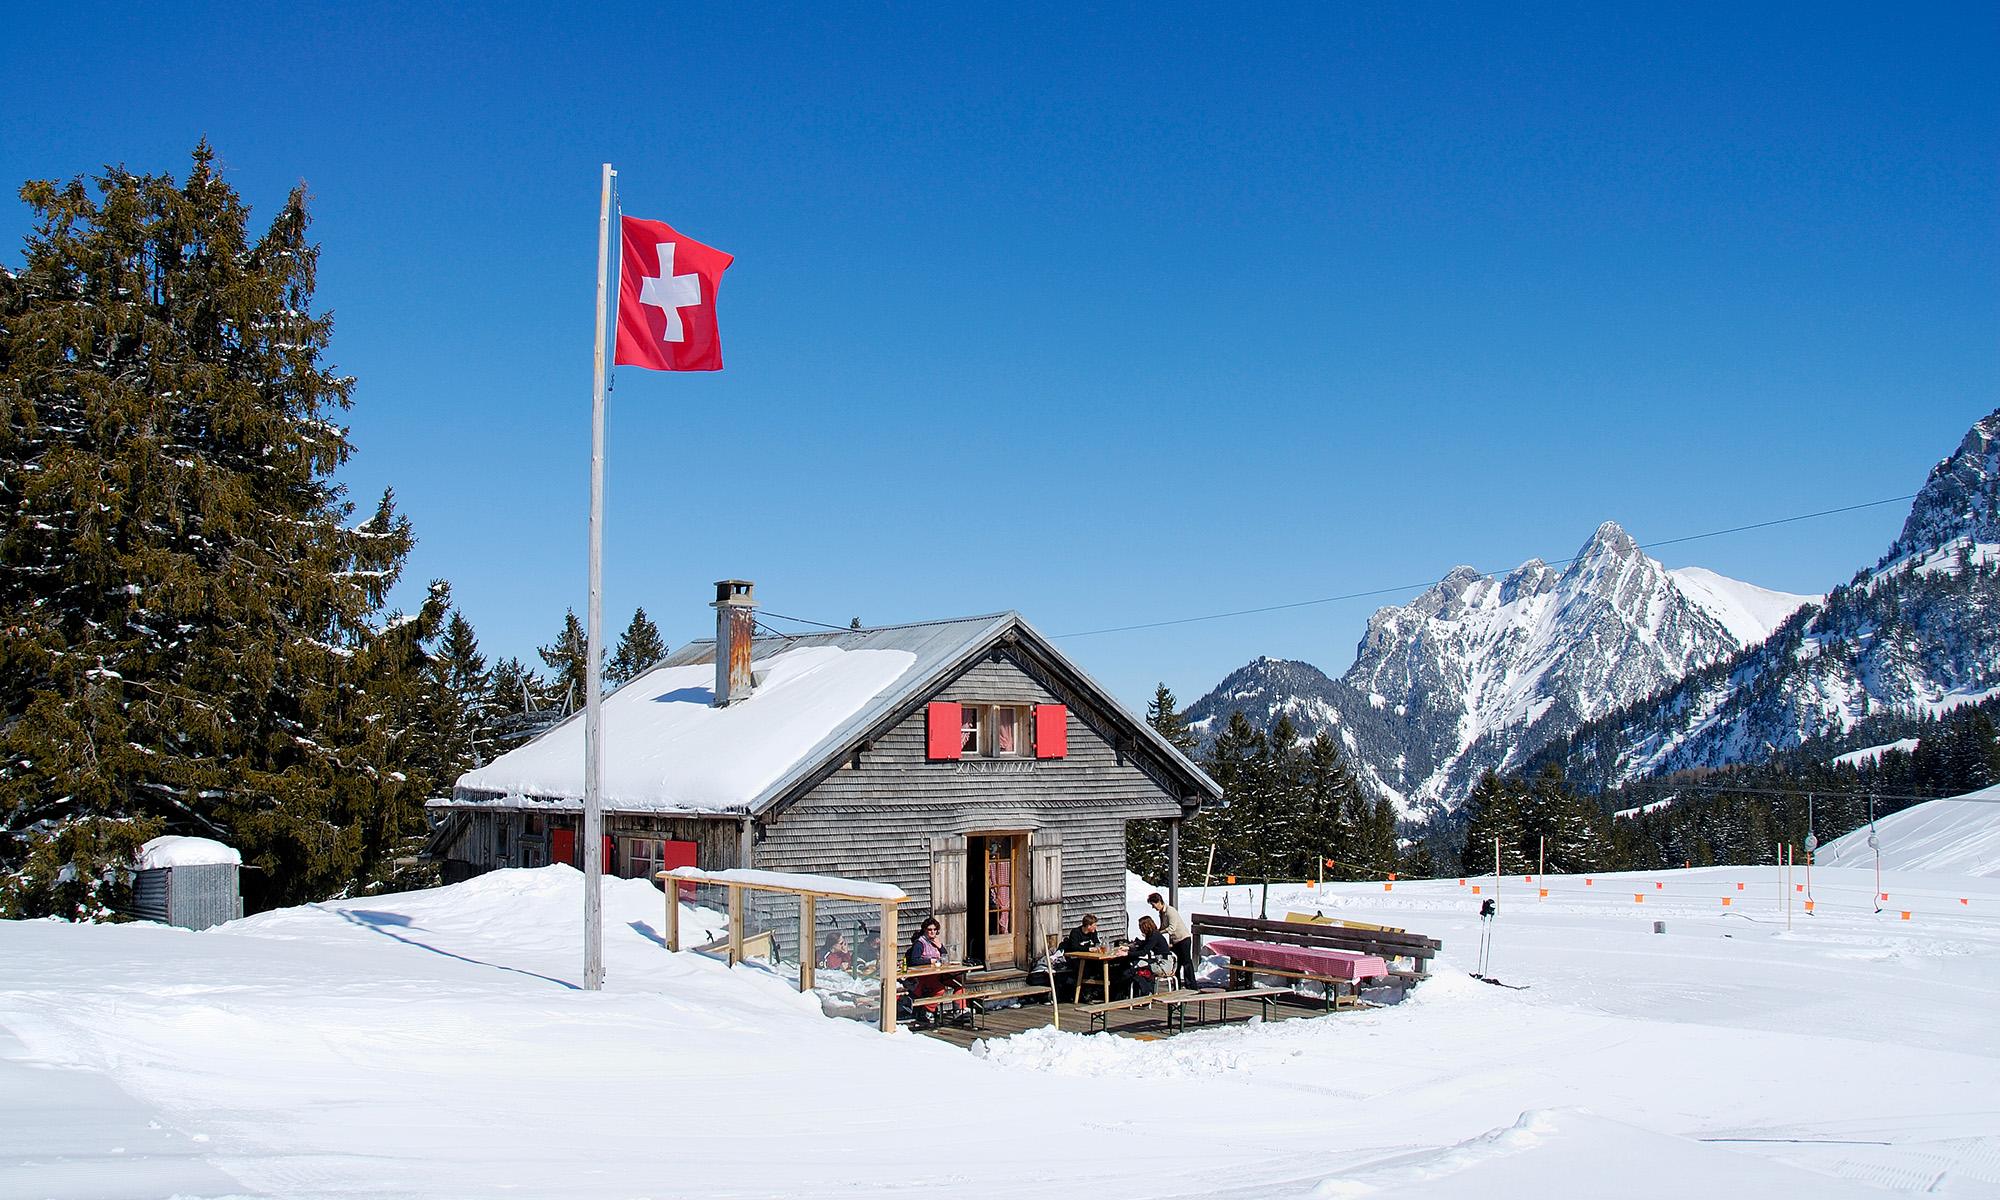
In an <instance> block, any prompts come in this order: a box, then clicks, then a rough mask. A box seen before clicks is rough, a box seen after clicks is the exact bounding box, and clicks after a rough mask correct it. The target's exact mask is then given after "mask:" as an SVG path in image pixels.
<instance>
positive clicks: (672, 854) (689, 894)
mask: <svg viewBox="0 0 2000 1200" xmlns="http://www.w3.org/2000/svg"><path fill="white" fill-rule="evenodd" d="M694 850H695V844H694V843H693V842H661V843H660V869H661V870H662V871H671V870H673V869H674V868H675V867H697V866H700V865H701V864H700V863H698V862H696V861H695V853H694ZM680 891H681V899H683V900H692V899H694V885H693V884H691V883H684V884H682V885H681V888H680Z"/></svg>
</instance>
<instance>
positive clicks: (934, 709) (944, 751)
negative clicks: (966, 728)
mask: <svg viewBox="0 0 2000 1200" xmlns="http://www.w3.org/2000/svg"><path fill="white" fill-rule="evenodd" d="M924 719H925V721H926V722H927V724H926V725H925V729H924V734H925V737H924V743H925V746H926V747H927V749H926V751H925V754H926V757H928V758H929V759H930V760H931V761H933V762H936V761H938V760H939V759H948V758H957V757H959V753H958V748H959V746H960V744H961V743H960V737H959V728H960V725H959V723H960V722H961V721H963V720H964V719H965V716H964V714H963V713H962V712H960V711H959V706H958V705H956V704H952V703H949V702H947V701H942V700H940V701H937V702H935V703H933V704H932V705H931V706H930V707H929V708H928V709H927V710H926V711H925V715H924Z"/></svg>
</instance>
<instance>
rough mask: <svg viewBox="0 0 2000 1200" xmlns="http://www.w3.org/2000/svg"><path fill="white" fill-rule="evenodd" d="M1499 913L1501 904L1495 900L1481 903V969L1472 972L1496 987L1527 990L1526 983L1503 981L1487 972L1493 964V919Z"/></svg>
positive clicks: (1477, 977) (1480, 980) (1516, 990)
mask: <svg viewBox="0 0 2000 1200" xmlns="http://www.w3.org/2000/svg"><path fill="white" fill-rule="evenodd" d="M1498 914H1499V906H1498V905H1496V904H1495V903H1493V901H1491V900H1486V901H1482V902H1481V903H1480V905H1479V969H1478V970H1477V971H1474V972H1472V977H1473V978H1474V979H1477V980H1478V981H1479V982H1481V983H1490V984H1492V985H1493V986H1494V987H1503V988H1506V989H1508V990H1509V991H1515V992H1525V991H1527V990H1528V987H1527V985H1526V984H1519V983H1501V982H1500V981H1499V980H1497V979H1495V978H1493V976H1491V975H1489V974H1487V972H1488V971H1490V970H1491V969H1492V966H1493V919H1494V917H1496V916H1497V915H1498Z"/></svg>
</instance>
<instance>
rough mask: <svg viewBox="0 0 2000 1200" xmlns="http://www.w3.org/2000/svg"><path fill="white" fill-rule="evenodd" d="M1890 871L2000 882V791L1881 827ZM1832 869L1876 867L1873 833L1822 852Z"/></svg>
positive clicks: (1906, 813) (1909, 813) (1922, 808)
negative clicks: (1998, 879)
mask: <svg viewBox="0 0 2000 1200" xmlns="http://www.w3.org/2000/svg"><path fill="white" fill-rule="evenodd" d="M1875 832H1876V835H1877V836H1878V837H1879V838H1880V839H1881V841H1882V869H1883V870H1885V871H1940V872H1950V873H1952V874H1956V875H1984V876H2000V787H1990V788H1986V789H1984V790H1982V791H1977V792H1968V793H1967V794H1965V795H1963V796H1959V797H1956V798H1954V799H1950V800H1926V801H1925V802H1924V803H1922V804H1919V805H1916V806H1915V807H1913V808H1906V809H1904V810H1903V811H1902V812H1899V813H1891V814H1890V815H1888V816H1886V817H1883V818H1882V819H1881V820H1879V821H1877V822H1875ZM1815 861H1817V862H1818V863H1820V864H1822V865H1824V866H1829V867H1873V866H1874V865H1875V852H1874V851H1873V850H1871V849H1869V847H1868V827H1867V826H1865V825H1864V826H1862V827H1861V828H1860V829H1857V830H1855V831H1854V832H1852V833H1848V834H1843V835H1842V836H1840V837H1837V838H1835V839H1833V840H1832V841H1830V842H1828V843H1827V844H1826V845H1824V846H1821V847H1820V850H1819V856H1818V858H1817V859H1816V860H1815Z"/></svg>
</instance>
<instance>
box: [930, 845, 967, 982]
mask: <svg viewBox="0 0 2000 1200" xmlns="http://www.w3.org/2000/svg"><path fill="white" fill-rule="evenodd" d="M965 851H966V845H965V839H964V838H955V837H934V838H932V839H931V915H932V916H934V917H936V918H937V919H938V936H939V937H941V938H943V939H944V952H945V953H946V954H947V955H949V956H951V957H954V958H956V957H959V956H961V955H963V954H964V953H965V919H966V913H965V900H966V895H965V891H966V888H965V865H966V864H965V857H966V856H965Z"/></svg>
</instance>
